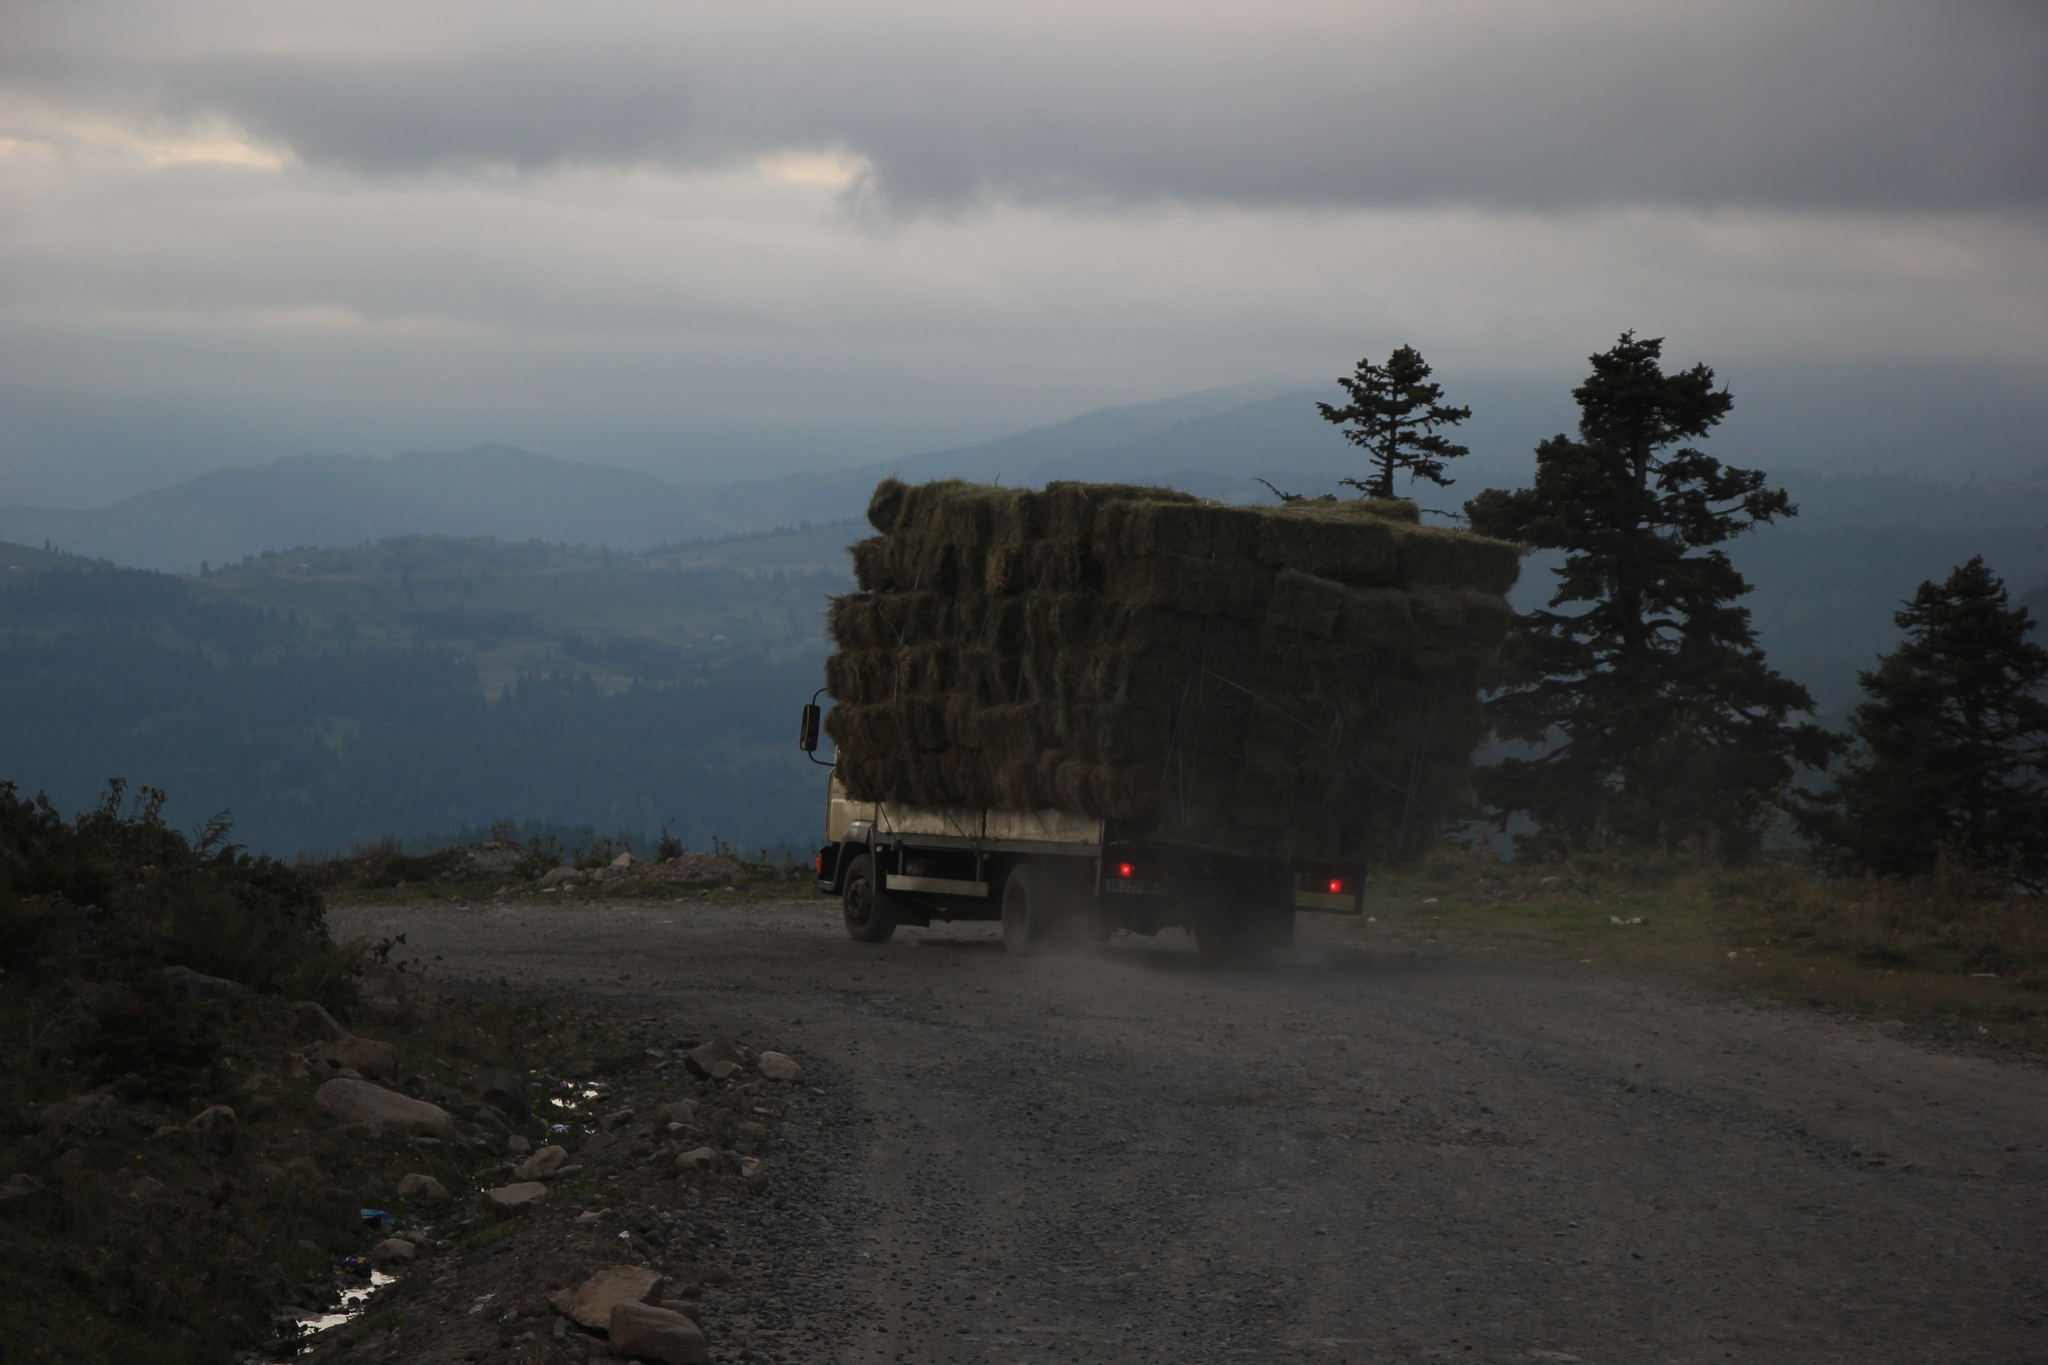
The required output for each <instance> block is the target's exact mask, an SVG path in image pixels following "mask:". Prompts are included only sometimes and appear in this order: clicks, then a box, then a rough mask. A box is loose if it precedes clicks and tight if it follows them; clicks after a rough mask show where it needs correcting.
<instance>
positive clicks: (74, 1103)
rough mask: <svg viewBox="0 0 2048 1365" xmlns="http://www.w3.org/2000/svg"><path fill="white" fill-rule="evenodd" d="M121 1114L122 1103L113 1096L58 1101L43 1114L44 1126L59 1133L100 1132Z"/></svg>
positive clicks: (83, 1097)
mask: <svg viewBox="0 0 2048 1365" xmlns="http://www.w3.org/2000/svg"><path fill="white" fill-rule="evenodd" d="M120 1112H121V1102H120V1101H119V1100H117V1099H115V1098H114V1097H113V1096H112V1095H106V1094H93V1095H73V1096H72V1097H71V1098H70V1099H68V1100H58V1101H57V1102H56V1103H55V1104H52V1105H48V1106H46V1107H45V1108H44V1110H43V1112H42V1120H43V1126H44V1127H45V1128H49V1129H52V1130H55V1131H58V1132H62V1131H64V1130H66V1129H71V1128H82V1129H85V1130H86V1131H88V1132H98V1131H99V1130H100V1129H101V1128H104V1127H105V1126H106V1125H108V1124H109V1123H112V1122H113V1121H114V1116H115V1115H116V1114H118V1113H120Z"/></svg>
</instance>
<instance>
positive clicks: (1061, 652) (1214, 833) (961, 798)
mask: <svg viewBox="0 0 2048 1365" xmlns="http://www.w3.org/2000/svg"><path fill="white" fill-rule="evenodd" d="M869 514H870V516H869V519H870V521H871V522H872V523H873V524H874V526H875V527H876V529H877V530H878V531H879V532H880V533H881V534H879V535H877V536H876V537H874V538H873V539H871V540H868V541H864V542H862V544H861V545H860V546H857V547H855V551H854V557H855V567H856V576H857V578H858V581H859V583H860V587H861V589H862V590H861V591H860V592H857V593H850V594H847V595H846V596H844V597H842V598H839V599H836V600H834V601H833V603H832V604H831V607H830V610H829V611H828V613H827V624H828V626H829V628H830V629H831V631H832V635H833V638H834V640H835V641H836V642H837V644H838V646H839V648H838V652H837V653H835V654H834V655H833V656H832V658H831V660H829V661H828V663H827V669H826V682H827V686H828V688H829V689H830V690H831V692H832V695H833V696H834V697H835V698H836V699H837V700H838V702H839V703H840V704H839V705H838V706H837V707H836V708H835V709H834V710H833V712H832V713H831V715H830V716H829V717H828V718H827V721H826V726H827V730H828V732H829V733H830V734H831V735H832V737H833V740H834V742H835V743H836V744H837V745H838V746H839V752H840V762H841V769H842V776H843V778H844V779H845V780H846V782H847V786H848V789H849V791H850V792H851V793H852V794H853V795H854V796H855V797H856V798H857V799H863V800H871V799H890V800H899V801H907V802H911V803H914V804H919V805H949V804H959V805H992V806H997V807H1001V808H1007V809H1016V810H1040V809H1046V808H1049V807H1050V808H1058V809H1065V810H1073V811H1078V812H1082V813H1086V814H1090V815H1095V816H1101V817H1105V818H1108V819H1112V820H1115V821H1117V822H1118V824H1119V828H1120V829H1121V830H1122V831H1123V832H1124V834H1126V835H1127V836H1129V837H1135V838H1153V839H1180V840H1187V841H1191V842H1196V843H1203V844H1208V845H1212V846H1222V847H1226V848H1237V849H1240V850H1242V851H1246V852H1260V853H1277V854H1292V855H1296V856H1304V857H1309V856H1314V857H1336V856H1344V857H1358V856H1375V855H1379V854H1384V853H1387V852H1390V851H1393V850H1394V849H1395V847H1396V846H1397V845H1399V844H1400V843H1401V842H1402V840H1403V839H1404V838H1406V837H1407V833H1406V832H1407V831H1415V830H1424V829H1428V830H1433V828H1434V825H1435V822H1436V821H1437V820H1438V819H1439V818H1440V817H1441V814H1442V811H1443V809H1444V808H1445V805H1446V803H1448V802H1451V801H1454V800H1456V799H1457V798H1458V794H1459V792H1460V790H1462V788H1463V786H1464V783H1465V771H1466V763H1467V759H1468V756H1469V754H1470V751H1471V748H1472V745H1473V744H1474V743H1475V742H1476V741H1477V739H1478V738H1479V736H1480V734H1481V733H1482V727H1483V715H1482V713H1481V711H1480V710H1479V707H1478V704H1477V701H1476V696H1475V691H1476V681H1477V678H1478V677H1479V676H1480V673H1481V671H1482V670H1483V669H1484V668H1486V667H1488V666H1489V664H1490V661H1491V659H1492V657H1493V655H1494V653H1495V651H1496V650H1497V649H1498V646H1499V643H1500V640H1501V637H1502V635H1503V634H1504V632H1505V630H1506V629H1507V625H1508V623H1509V619H1510V618H1509V616H1508V612H1507V607H1506V604H1505V602H1504V601H1502V600H1501V598H1500V593H1501V592H1502V591H1504V590H1505V588H1506V586H1507V585H1508V584H1510V583H1512V581H1513V577H1514V573H1515V571H1516V569H1517V567H1518V562H1519V557H1518V555H1517V553H1516V551H1515V550H1514V549H1513V548H1512V547H1509V546H1503V545H1500V544H1498V543H1496V542H1492V541H1487V540H1484V539H1482V538H1480V537H1476V536H1470V535H1467V534H1465V533H1462V532H1457V531H1447V530H1444V529H1441V528H1436V527H1425V526H1422V525H1420V524H1419V514H1418V512H1417V511H1416V509H1415V506H1414V504H1413V503H1410V502H1406V501H1393V502H1385V503H1360V502H1344V503H1338V502H1334V501H1332V502H1327V503H1312V504H1295V505H1290V506H1287V507H1282V508H1246V507H1226V506H1221V505H1218V504H1213V503H1204V502H1202V501H1200V500H1199V499H1195V498H1192V497H1190V496H1189V495H1187V494H1183V493H1178V492H1172V491H1169V490H1160V489H1147V488H1137V487H1130V486H1121V485H1096V484H1076V483H1062V484H1052V485H1048V486H1047V488H1046V489H1044V490H1043V491H1040V492H1032V491H1029V490H1018V489H998V488H991V487H988V486H985V485H980V484H969V483H963V482H958V481H951V482H942V483H934V484H923V485H916V486H910V485H903V484H900V483H897V482H896V481H893V480H891V481H887V482H885V484H884V485H883V486H881V487H878V488H877V489H876V492H875V496H874V498H873V499H872V500H871V502H870V507H869Z"/></svg>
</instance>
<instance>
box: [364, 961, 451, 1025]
mask: <svg viewBox="0 0 2048 1365" xmlns="http://www.w3.org/2000/svg"><path fill="white" fill-rule="evenodd" d="M356 1010H357V1012H358V1013H360V1014H361V1015H362V1016H363V1017H364V1018H366V1019H374V1020H377V1021H379V1022H382V1023H389V1024H417V1023H422V1022H424V1021H426V1020H428V1019H432V1018H434V1017H435V1016H436V1015H438V1014H439V1013H440V1012H441V1006H440V997H439V996H438V995H436V994H435V992H434V988H433V987H432V986H431V985H429V984H428V983H427V982H426V981H424V980H422V979H421V978H420V977H419V976H417V975H416V974H414V973H411V972H403V971H400V970H399V969H398V968H397V967H372V968H371V969H370V970H368V971H366V972H364V973H363V975H362V979H361V980H360V981H359V982H358V983H357V985H356Z"/></svg>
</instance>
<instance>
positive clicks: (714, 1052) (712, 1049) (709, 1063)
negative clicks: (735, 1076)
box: [683, 1038, 747, 1080]
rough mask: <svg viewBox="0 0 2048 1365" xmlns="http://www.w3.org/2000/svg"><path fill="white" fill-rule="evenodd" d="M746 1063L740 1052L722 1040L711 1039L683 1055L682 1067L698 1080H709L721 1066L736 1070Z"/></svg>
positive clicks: (728, 1073)
mask: <svg viewBox="0 0 2048 1365" xmlns="http://www.w3.org/2000/svg"><path fill="white" fill-rule="evenodd" d="M746 1063H747V1059H746V1058H745V1057H743V1056H741V1055H740V1050H739V1049H738V1048H736V1047H734V1046H733V1045H732V1044H731V1043H728V1042H727V1041H725V1039H723V1038H713V1039H711V1040H710V1041H709V1042H706V1043H703V1044H701V1045H700V1046H697V1047H693V1048H691V1049H690V1050H689V1051H688V1052H686V1053H684V1054H683V1065H684V1066H686V1067H688V1068H689V1070H690V1074H691V1075H692V1076H695V1077H696V1078H697V1079H699V1080H708V1079H710V1078H711V1077H712V1076H713V1074H714V1073H715V1071H716V1069H717V1068H718V1067H719V1066H721V1065H726V1064H730V1065H731V1066H732V1067H734V1068H735V1069H737V1068H739V1067H743V1066H745V1065H746ZM726 1074H727V1075H730V1074H732V1073H731V1072H727V1073H726Z"/></svg>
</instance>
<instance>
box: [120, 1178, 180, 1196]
mask: <svg viewBox="0 0 2048 1365" xmlns="http://www.w3.org/2000/svg"><path fill="white" fill-rule="evenodd" d="M169 1189H170V1186H168V1185H166V1184H164V1182H163V1181H161V1180H158V1179H157V1178H156V1177H155V1176H153V1175H140V1176H137V1177H136V1178H135V1183H134V1184H133V1185H130V1186H129V1187H128V1197H129V1198H130V1199H154V1198H156V1197H157V1196H158V1195H160V1194H163V1193H165V1192H166V1191H167V1190H169Z"/></svg>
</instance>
